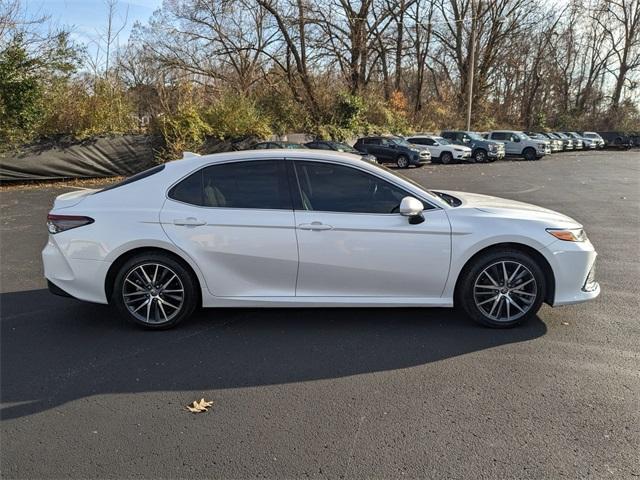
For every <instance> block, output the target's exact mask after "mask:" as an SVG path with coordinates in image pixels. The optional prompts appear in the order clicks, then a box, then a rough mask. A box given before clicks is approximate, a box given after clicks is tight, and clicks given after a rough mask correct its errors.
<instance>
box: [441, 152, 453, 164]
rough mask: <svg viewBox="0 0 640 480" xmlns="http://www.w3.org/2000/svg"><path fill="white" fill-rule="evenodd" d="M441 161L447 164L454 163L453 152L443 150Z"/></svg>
mask: <svg viewBox="0 0 640 480" xmlns="http://www.w3.org/2000/svg"><path fill="white" fill-rule="evenodd" d="M440 163H444V164H445V165H449V164H450V163H453V155H451V152H442V153H441V154H440Z"/></svg>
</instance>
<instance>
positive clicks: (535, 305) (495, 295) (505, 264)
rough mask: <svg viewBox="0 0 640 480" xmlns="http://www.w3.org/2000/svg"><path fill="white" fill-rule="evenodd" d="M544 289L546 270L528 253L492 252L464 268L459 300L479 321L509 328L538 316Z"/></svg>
mask: <svg viewBox="0 0 640 480" xmlns="http://www.w3.org/2000/svg"><path fill="white" fill-rule="evenodd" d="M545 288H546V286H545V278H544V273H543V272H542V269H541V268H540V266H539V265H538V264H537V263H536V261H535V260H534V259H533V258H531V257H530V256H529V255H527V254H525V253H523V252H521V251H518V250H502V251H493V252H488V253H486V254H484V255H482V256H481V257H480V258H478V259H477V260H476V261H474V262H473V263H472V264H471V265H469V266H468V267H467V268H465V271H463V273H462V277H461V282H460V283H459V286H458V291H457V302H459V303H460V304H461V306H462V307H463V309H464V310H465V312H466V313H467V314H468V315H469V316H470V317H471V318H472V319H473V320H475V321H476V322H479V323H481V324H483V325H486V326H489V327H494V328H507V327H513V326H515V325H518V324H520V323H522V322H524V321H526V320H528V319H529V318H531V317H533V316H535V315H536V313H537V312H538V310H539V309H540V307H541V305H542V302H543V300H544V296H545Z"/></svg>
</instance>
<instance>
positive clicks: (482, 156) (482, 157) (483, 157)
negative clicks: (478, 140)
mask: <svg viewBox="0 0 640 480" xmlns="http://www.w3.org/2000/svg"><path fill="white" fill-rule="evenodd" d="M473 159H474V160H475V161H476V163H484V162H487V161H488V155H487V151H486V150H483V149H482V148H479V149H478V150H476V151H475V152H474V153H473Z"/></svg>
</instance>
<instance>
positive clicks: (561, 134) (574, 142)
mask: <svg viewBox="0 0 640 480" xmlns="http://www.w3.org/2000/svg"><path fill="white" fill-rule="evenodd" d="M553 133H555V134H556V135H558V136H559V137H561V138H563V139H565V138H566V139H568V140H571V144H572V145H573V149H574V150H582V148H583V147H584V145H583V143H582V141H581V140H580V139H578V138H573V136H571V135H569V134H568V133H567V132H553Z"/></svg>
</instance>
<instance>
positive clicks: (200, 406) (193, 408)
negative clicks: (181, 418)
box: [187, 398, 213, 413]
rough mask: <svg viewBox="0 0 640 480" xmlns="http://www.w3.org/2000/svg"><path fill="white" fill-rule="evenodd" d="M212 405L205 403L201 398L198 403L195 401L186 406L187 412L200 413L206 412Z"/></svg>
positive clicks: (211, 403)
mask: <svg viewBox="0 0 640 480" xmlns="http://www.w3.org/2000/svg"><path fill="white" fill-rule="evenodd" d="M212 405H213V402H207V401H206V400H205V399H204V398H202V399H201V400H200V401H199V402H198V401H197V400H196V401H194V402H193V403H191V404H189V405H187V410H189V411H190V412H192V413H202V412H207V411H208V410H207V409H208V408H209V407H210V406H212Z"/></svg>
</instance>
